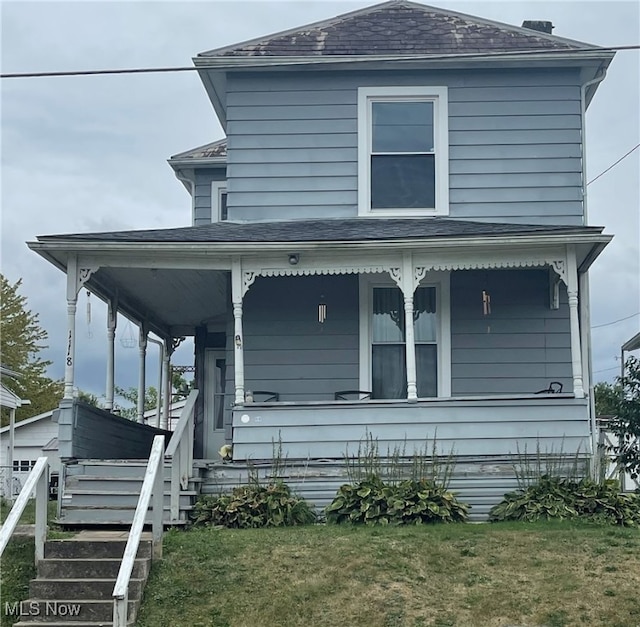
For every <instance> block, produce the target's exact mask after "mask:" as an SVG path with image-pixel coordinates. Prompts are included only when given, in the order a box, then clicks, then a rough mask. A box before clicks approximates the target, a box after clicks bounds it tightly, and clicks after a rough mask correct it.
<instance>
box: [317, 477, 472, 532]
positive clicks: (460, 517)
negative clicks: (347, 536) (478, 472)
mask: <svg viewBox="0 0 640 627" xmlns="http://www.w3.org/2000/svg"><path fill="white" fill-rule="evenodd" d="M468 509H469V506H468V505H466V504H465V503H460V502H459V501H458V500H457V498H456V497H455V496H454V495H453V494H452V493H451V492H449V491H447V490H446V489H445V488H444V487H442V486H439V485H437V484H436V483H435V482H433V481H431V480H429V479H420V480H415V479H410V480H406V481H401V482H399V483H395V484H389V483H385V482H384V481H383V480H382V479H381V478H380V477H378V476H375V475H374V476H371V477H369V478H367V479H364V480H362V481H360V482H358V483H357V484H355V485H349V484H345V485H343V486H341V487H340V488H339V489H338V492H337V494H336V496H335V498H334V499H333V501H332V502H331V504H330V505H329V506H327V508H326V509H325V512H326V515H327V522H329V523H336V524H340V523H354V524H365V525H417V524H422V523H435V522H464V521H465V520H466V519H467V512H468Z"/></svg>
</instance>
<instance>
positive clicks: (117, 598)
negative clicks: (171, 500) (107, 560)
mask: <svg viewBox="0 0 640 627" xmlns="http://www.w3.org/2000/svg"><path fill="white" fill-rule="evenodd" d="M163 453H164V436H163V435H156V436H155V438H154V439H153V444H152V446H151V454H150V455H149V463H148V464H147V470H146V472H145V475H144V481H143V482H142V488H141V489H140V498H139V499H138V505H137V506H136V511H135V513H134V515H133V523H132V524H131V530H130V531H129V538H128V539H127V545H126V547H125V549H124V555H123V557H122V563H121V564H120V570H119V571H118V578H117V579H116V584H115V586H114V588H113V627H125V625H127V614H128V609H129V582H130V580H131V573H132V571H133V565H134V562H135V559H136V555H137V554H138V547H139V546H140V538H141V537H142V529H143V527H144V523H145V519H146V517H147V512H148V510H149V504H150V503H151V505H152V509H151V534H152V543H153V551H152V556H153V559H159V558H161V557H162V510H163V506H164V472H163V471H164V465H163ZM152 497H153V501H152V500H151V498H152Z"/></svg>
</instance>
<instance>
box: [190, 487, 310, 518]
mask: <svg viewBox="0 0 640 627" xmlns="http://www.w3.org/2000/svg"><path fill="white" fill-rule="evenodd" d="M315 520H316V514H315V512H314V510H313V508H312V507H311V506H310V505H309V504H308V503H307V502H306V501H305V500H304V499H302V498H300V497H297V496H295V495H294V494H292V493H291V490H290V488H289V486H287V485H286V484H285V483H282V482H276V483H270V484H268V485H266V486H263V485H259V484H257V483H252V484H249V485H244V486H240V487H238V488H235V489H234V490H233V492H232V493H231V494H222V495H220V496H209V495H207V496H202V497H200V498H199V499H198V501H197V502H196V505H195V508H194V513H193V516H192V521H193V524H194V525H207V526H217V525H220V526H223V527H232V528H237V529H246V528H250V527H285V526H293V525H307V524H310V523H313V522H315Z"/></svg>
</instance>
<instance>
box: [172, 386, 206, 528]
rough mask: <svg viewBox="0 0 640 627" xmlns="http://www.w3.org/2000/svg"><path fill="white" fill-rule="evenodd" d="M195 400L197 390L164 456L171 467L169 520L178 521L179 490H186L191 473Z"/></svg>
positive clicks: (189, 397) (192, 395) (185, 407)
mask: <svg viewBox="0 0 640 627" xmlns="http://www.w3.org/2000/svg"><path fill="white" fill-rule="evenodd" d="M197 398H198V390H192V391H191V392H190V393H189V396H188V397H187V400H186V402H185V405H184V407H183V409H182V412H181V414H180V419H179V420H178V424H177V425H176V428H175V430H174V431H173V434H172V436H171V440H170V441H169V445H168V446H167V450H166V451H165V454H164V457H165V460H167V461H168V462H169V463H170V466H171V520H177V519H178V516H179V514H180V489H181V488H182V489H183V490H186V489H187V486H188V485H189V477H190V476H191V473H192V472H193V429H194V410H195V404H196V399H197Z"/></svg>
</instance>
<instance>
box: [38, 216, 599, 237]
mask: <svg viewBox="0 0 640 627" xmlns="http://www.w3.org/2000/svg"><path fill="white" fill-rule="evenodd" d="M603 229H604V227H600V226H575V225H573V226H571V225H539V224H538V225H535V224H511V223H495V222H475V221H471V220H457V219H451V218H439V217H428V218H346V219H344V218H330V219H324V220H292V221H288V222H284V221H283V222H250V223H239V222H214V223H211V224H204V225H199V226H188V227H180V228H172V229H151V230H136V231H107V232H100V233H72V234H68V235H44V236H39V237H38V241H39V242H43V243H45V242H54V241H87V242H98V241H101V242H105V243H107V242H174V243H178V242H185V243H198V242H211V243H234V242H238V243H240V242H265V243H266V242H274V243H277V242H284V243H293V242H336V243H337V242H359V241H396V240H421V239H432V238H446V237H454V238H458V237H463V238H465V237H469V238H471V237H474V238H477V237H500V236H504V235H515V236H524V235H545V234H547V235H559V234H566V235H571V234H576V235H577V234H600V233H602V231H603Z"/></svg>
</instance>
